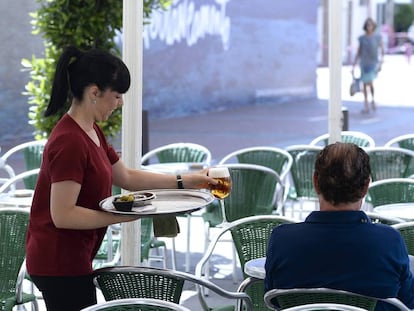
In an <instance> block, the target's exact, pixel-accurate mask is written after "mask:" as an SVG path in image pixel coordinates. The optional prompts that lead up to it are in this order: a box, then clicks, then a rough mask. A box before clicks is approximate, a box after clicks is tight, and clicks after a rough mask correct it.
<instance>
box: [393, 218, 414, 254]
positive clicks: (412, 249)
mask: <svg viewBox="0 0 414 311" xmlns="http://www.w3.org/2000/svg"><path fill="white" fill-rule="evenodd" d="M392 227H394V228H395V229H397V230H398V231H399V232H400V234H401V236H402V237H403V239H404V242H405V246H406V247H407V250H408V254H410V255H411V256H414V221H407V222H402V223H399V224H394V225H392Z"/></svg>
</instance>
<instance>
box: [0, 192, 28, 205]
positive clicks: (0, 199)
mask: <svg viewBox="0 0 414 311" xmlns="http://www.w3.org/2000/svg"><path fill="white" fill-rule="evenodd" d="M33 192H34V191H33V190H29V189H16V190H14V191H9V192H6V193H1V194H0V206H3V207H31V206H32V200H33Z"/></svg>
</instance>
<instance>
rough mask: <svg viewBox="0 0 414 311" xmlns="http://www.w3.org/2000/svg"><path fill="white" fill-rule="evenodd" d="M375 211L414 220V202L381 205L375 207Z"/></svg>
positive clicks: (388, 215)
mask: <svg viewBox="0 0 414 311" xmlns="http://www.w3.org/2000/svg"><path fill="white" fill-rule="evenodd" d="M374 212H375V213H378V214H380V215H384V216H387V217H396V218H401V219H407V220H414V202H412V203H395V204H387V205H380V206H377V207H375V208H374Z"/></svg>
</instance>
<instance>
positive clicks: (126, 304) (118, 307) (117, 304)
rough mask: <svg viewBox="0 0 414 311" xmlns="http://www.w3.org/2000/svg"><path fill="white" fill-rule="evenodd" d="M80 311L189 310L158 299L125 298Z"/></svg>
mask: <svg viewBox="0 0 414 311" xmlns="http://www.w3.org/2000/svg"><path fill="white" fill-rule="evenodd" d="M81 311H190V309H188V308H185V307H183V306H180V305H179V304H176V303H173V302H170V301H164V300H160V299H150V298H125V299H116V300H112V301H106V302H102V303H99V304H96V305H93V306H90V307H88V308H85V309H82V310H81Z"/></svg>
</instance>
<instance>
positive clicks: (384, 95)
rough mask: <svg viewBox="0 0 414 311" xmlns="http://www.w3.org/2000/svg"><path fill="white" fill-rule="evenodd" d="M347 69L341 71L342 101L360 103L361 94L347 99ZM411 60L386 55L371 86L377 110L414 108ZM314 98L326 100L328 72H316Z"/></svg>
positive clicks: (350, 80)
mask: <svg viewBox="0 0 414 311" xmlns="http://www.w3.org/2000/svg"><path fill="white" fill-rule="evenodd" d="M351 69H352V67H351V66H344V67H342V76H341V79H342V100H344V101H355V102H363V100H364V97H363V95H362V93H357V94H355V95H354V96H350V95H349V86H350V85H351V82H352V74H351ZM413 81H414V58H413V59H411V62H410V63H408V61H407V58H406V57H405V56H403V55H386V56H385V58H384V64H383V66H382V70H381V71H380V72H379V74H378V77H377V79H376V80H375V82H374V87H375V99H376V102H377V103H378V104H379V105H380V106H414V96H413V92H412V89H413V85H412V83H413ZM317 92H318V98H319V99H324V100H327V99H328V98H329V69H328V68H325V67H324V68H318V70H317Z"/></svg>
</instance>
